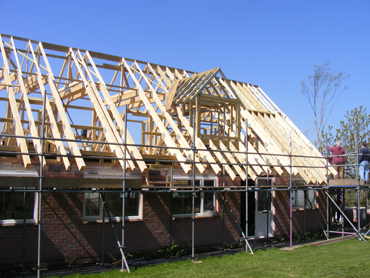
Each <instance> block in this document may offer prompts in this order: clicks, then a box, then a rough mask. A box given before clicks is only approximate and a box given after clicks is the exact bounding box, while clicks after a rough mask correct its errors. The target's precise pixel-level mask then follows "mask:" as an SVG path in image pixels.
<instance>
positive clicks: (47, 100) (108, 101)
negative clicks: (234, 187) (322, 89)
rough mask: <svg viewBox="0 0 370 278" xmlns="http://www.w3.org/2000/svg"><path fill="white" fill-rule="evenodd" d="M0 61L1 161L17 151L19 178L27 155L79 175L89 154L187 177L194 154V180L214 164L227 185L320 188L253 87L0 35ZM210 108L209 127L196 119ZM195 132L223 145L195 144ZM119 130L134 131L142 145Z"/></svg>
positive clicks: (292, 132)
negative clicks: (258, 182)
mask: <svg viewBox="0 0 370 278" xmlns="http://www.w3.org/2000/svg"><path fill="white" fill-rule="evenodd" d="M0 51H1V55H0V60H1V68H0V103H3V104H4V106H3V107H6V108H5V109H4V111H3V112H5V115H4V116H2V117H3V118H0V124H2V126H1V133H0V140H1V142H0V143H1V144H0V151H1V150H2V149H3V150H4V149H5V148H6V147H7V148H8V149H9V148H12V147H17V148H19V152H18V153H20V157H21V159H22V162H23V165H24V167H25V168H29V167H30V165H31V164H32V163H34V160H32V157H33V153H36V154H37V155H38V160H39V162H40V163H43V166H44V167H45V165H46V164H47V163H48V162H47V161H46V159H41V157H43V154H44V153H47V152H51V153H55V154H56V155H57V156H58V161H60V163H62V164H63V165H64V167H65V169H66V171H67V170H69V169H70V167H71V164H74V165H76V166H77V168H78V170H79V171H83V170H84V168H85V166H86V161H85V160H86V159H85V158H84V155H82V154H87V153H88V152H91V154H96V155H99V154H101V156H104V155H103V154H104V153H109V154H112V155H114V156H115V158H116V159H117V161H118V163H119V164H120V165H121V167H122V168H125V170H127V171H134V170H135V169H139V170H140V171H141V172H143V173H144V172H146V171H147V169H148V166H147V163H146V162H145V159H144V157H150V156H151V157H155V156H164V155H165V156H168V157H173V158H174V162H173V163H174V164H175V163H176V164H178V165H179V166H180V167H181V168H182V169H183V171H184V172H185V173H189V172H190V171H191V169H192V164H191V163H189V161H192V159H193V151H194V148H195V149H196V150H197V153H196V155H195V161H194V167H196V168H197V171H199V172H200V173H203V172H204V171H205V170H206V168H209V169H211V170H212V171H213V172H214V173H215V174H216V175H217V174H220V172H221V167H220V165H221V164H223V165H226V166H225V171H226V172H227V174H228V175H229V176H230V177H231V178H232V179H235V178H236V177H237V176H240V177H241V179H243V180H245V179H246V172H248V175H249V176H250V177H252V178H253V179H256V178H257V177H258V176H261V175H262V176H264V175H271V174H275V175H284V174H288V173H290V171H292V174H293V175H296V176H300V177H302V178H303V179H304V180H305V181H306V182H307V184H308V183H314V184H323V183H325V182H326V174H327V173H326V170H325V167H326V162H325V159H324V158H323V157H322V155H321V154H320V153H319V152H318V151H317V149H316V148H315V147H314V146H313V145H312V144H311V143H310V142H309V140H308V139H307V138H306V137H305V135H304V134H302V132H300V131H299V129H298V128H297V127H296V126H295V125H294V124H293V122H292V121H291V120H290V119H289V118H288V117H287V116H286V115H285V114H284V113H283V112H282V111H281V110H280V109H279V108H278V107H277V106H276V105H275V104H274V103H273V101H272V100H271V99H270V98H269V97H268V96H267V95H266V94H265V93H264V91H263V90H262V89H261V88H260V87H259V86H256V85H252V84H248V83H244V82H239V81H234V80H229V79H227V78H226V76H225V74H224V73H223V72H222V71H221V69H220V68H215V69H212V70H208V71H205V72H202V73H196V72H192V71H186V70H182V69H177V68H173V67H167V66H163V65H158V64H152V63H147V62H144V61H139V60H134V59H128V58H123V57H119V56H115V55H109V54H104V53H98V52H94V51H88V50H83V49H78V48H73V47H66V46H61V45H56V44H51V43H46V42H40V41H35V40H28V39H24V38H20V37H15V36H9V35H0ZM202 98H203V101H202ZM213 101H214V102H217V103H218V104H217V107H220V108H219V109H220V110H218V118H217V119H216V118H214V117H213V116H212V113H209V112H207V111H205V108H206V106H207V104H209V103H212V102H213ZM212 105H214V104H212ZM212 105H209V106H212ZM43 106H44V109H45V116H44V117H43V120H42V114H43V111H42V109H43ZM214 106H215V105H214ZM197 109H198V110H197ZM217 109H218V108H217ZM193 110H194V111H195V110H196V111H195V112H193ZM76 113H77V114H81V115H82V114H83V113H85V114H86V115H87V116H83V117H82V116H78V115H77V114H76ZM85 114H83V115H85ZM76 115H77V116H76ZM129 117H130V119H129ZM142 117H145V120H138V118H140V119H142ZM195 117H198V119H197V120H196V119H195ZM86 118H90V119H91V122H90V124H86V123H84V122H83V121H82V120H85V119H86ZM77 121H78V122H79V123H76V122H77ZM201 122H207V123H209V125H210V126H211V127H210V130H218V132H219V131H220V130H221V129H222V132H223V134H224V136H217V135H214V134H213V133H212V132H211V133H209V134H208V135H207V133H206V132H207V131H204V133H203V135H204V134H206V135H204V136H201V131H200V128H199V126H200V123H201ZM42 123H43V125H42ZM127 123H136V124H139V125H141V127H142V129H141V144H135V142H134V139H133V137H132V134H133V133H137V132H138V131H137V130H135V129H131V128H130V127H129V126H127ZM194 125H195V128H194ZM197 126H198V128H197ZM42 127H43V128H44V130H42ZM79 132H81V133H83V134H79ZM7 136H8V137H7ZM12 136H15V137H12ZM44 138H47V140H46V141H45V142H46V143H45V145H44V144H42V143H41V141H42V140H44ZM246 139H247V142H246ZM99 142H100V143H99ZM289 142H293V144H291V146H290V145H289ZM193 146H194V147H193ZM31 151H32V154H31ZM290 154H291V155H290ZM310 157H311V158H310ZM312 157H316V159H313V158H312ZM72 158H73V159H72ZM290 158H291V159H292V165H291V164H290V163H291V162H290V160H289V159H290ZM124 161H126V162H127V163H124ZM290 165H291V166H292V167H290ZM330 171H332V172H333V173H334V174H335V171H334V170H333V169H330Z"/></svg>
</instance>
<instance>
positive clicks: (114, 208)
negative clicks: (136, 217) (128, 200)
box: [103, 192, 122, 217]
mask: <svg viewBox="0 0 370 278" xmlns="http://www.w3.org/2000/svg"><path fill="white" fill-rule="evenodd" d="M104 199H105V202H106V205H107V206H108V210H109V214H110V216H111V217H114V216H117V217H121V216H122V198H121V193H120V192H112V193H104ZM103 209H105V208H103ZM105 215H106V216H107V213H106V211H105Z"/></svg>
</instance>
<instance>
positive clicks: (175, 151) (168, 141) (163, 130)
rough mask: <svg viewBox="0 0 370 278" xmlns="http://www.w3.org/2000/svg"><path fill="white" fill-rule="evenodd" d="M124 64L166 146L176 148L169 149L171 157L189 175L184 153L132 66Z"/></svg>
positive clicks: (124, 62) (123, 61)
mask: <svg viewBox="0 0 370 278" xmlns="http://www.w3.org/2000/svg"><path fill="white" fill-rule="evenodd" d="M122 63H123V64H124V65H125V67H126V68H127V70H128V72H129V74H130V76H131V78H132V79H133V80H134V82H135V84H136V86H137V87H138V88H139V95H140V97H141V99H142V101H143V103H144V105H145V107H146V109H147V110H148V111H149V112H150V115H151V116H152V118H153V120H154V121H155V123H156V125H157V126H158V128H159V129H160V131H161V133H162V138H163V140H164V141H165V143H166V145H167V146H168V147H171V148H175V149H169V153H170V154H171V155H173V154H174V155H175V156H176V157H177V159H178V160H179V162H180V165H181V166H182V168H183V170H184V172H185V173H189V172H190V170H191V168H190V167H189V165H188V164H187V163H186V159H185V158H184V156H183V155H182V153H181V152H180V151H179V150H178V149H177V146H176V144H175V143H174V142H173V140H172V139H171V135H170V134H169V132H168V131H167V129H166V127H165V126H164V125H163V123H162V121H161V120H160V118H159V117H158V115H157V112H156V111H155V110H154V108H153V106H152V105H151V103H150V102H149V100H148V99H147V98H146V96H145V93H144V90H143V89H142V87H141V85H140V82H139V81H138V80H137V79H136V77H135V75H134V74H133V72H132V70H131V68H130V66H129V65H128V64H127V62H126V60H125V59H124V58H122Z"/></svg>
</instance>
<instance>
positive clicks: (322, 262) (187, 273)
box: [66, 239, 370, 278]
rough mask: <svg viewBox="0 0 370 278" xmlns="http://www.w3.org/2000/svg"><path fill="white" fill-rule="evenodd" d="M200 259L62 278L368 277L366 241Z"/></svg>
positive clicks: (369, 259)
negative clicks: (121, 271)
mask: <svg viewBox="0 0 370 278" xmlns="http://www.w3.org/2000/svg"><path fill="white" fill-rule="evenodd" d="M201 261H202V263H201V264H194V263H192V262H191V261H190V260H187V261H180V262H173V263H164V264H160V265H156V266H146V267H139V268H137V269H134V268H132V269H131V273H130V274H128V273H120V272H119V271H118V270H114V271H110V272H104V273H100V274H93V275H73V276H66V277H84V278H85V277H104V278H108V277H369V276H370V243H368V242H361V241H358V240H357V239H353V240H347V241H344V242H340V243H335V244H330V245H325V246H319V247H310V246H305V247H301V248H297V249H294V250H291V251H286V250H280V249H277V248H272V249H268V250H266V251H262V250H257V251H256V252H255V255H251V254H247V253H245V252H240V253H237V254H235V255H224V256H221V257H207V258H203V259H202V260H201Z"/></svg>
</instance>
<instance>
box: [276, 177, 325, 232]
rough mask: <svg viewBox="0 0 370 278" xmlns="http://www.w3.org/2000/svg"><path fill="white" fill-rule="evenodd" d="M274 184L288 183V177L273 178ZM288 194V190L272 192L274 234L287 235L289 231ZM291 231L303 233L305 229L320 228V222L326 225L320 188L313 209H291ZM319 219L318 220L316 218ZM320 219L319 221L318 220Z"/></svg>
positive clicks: (323, 198)
mask: <svg viewBox="0 0 370 278" xmlns="http://www.w3.org/2000/svg"><path fill="white" fill-rule="evenodd" d="M274 184H275V185H287V184H289V178H276V177H275V178H274ZM289 204H290V194H289V190H284V191H275V193H274V204H273V205H274V209H275V213H274V222H275V223H274V224H275V229H274V235H275V236H277V237H281V236H287V235H289V233H290V217H289V215H290V205H289ZM292 216H293V218H292V223H293V227H292V228H293V233H304V232H305V230H306V231H308V230H320V229H321V226H320V222H321V224H322V225H323V226H324V225H326V198H325V193H324V192H323V191H322V190H317V191H316V206H315V209H314V210H312V209H306V211H305V210H304V209H293V213H292ZM318 219H319V220H318ZM319 221H320V222H319Z"/></svg>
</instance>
